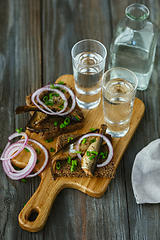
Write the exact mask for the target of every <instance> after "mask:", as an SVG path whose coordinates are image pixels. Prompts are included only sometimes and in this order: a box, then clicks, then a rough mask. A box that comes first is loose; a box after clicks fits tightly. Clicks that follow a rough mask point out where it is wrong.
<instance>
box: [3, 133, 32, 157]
mask: <svg viewBox="0 0 160 240" xmlns="http://www.w3.org/2000/svg"><path fill="white" fill-rule="evenodd" d="M19 136H23V137H24V138H25V140H24V143H23V144H22V145H21V146H20V148H19V149H18V150H17V152H16V153H15V154H13V155H10V156H9V157H6V154H5V152H6V150H7V149H8V147H9V146H10V144H11V140H12V139H13V138H15V137H19ZM8 140H9V142H8V143H7V145H6V147H5V149H4V151H3V152H2V155H1V158H0V160H10V159H12V158H14V157H16V156H17V155H18V154H19V153H20V152H21V151H22V150H23V149H24V148H25V146H26V144H27V142H28V136H27V134H26V133H25V132H21V133H16V132H15V133H13V134H12V135H10V136H9V137H8ZM4 156H5V157H4Z"/></svg>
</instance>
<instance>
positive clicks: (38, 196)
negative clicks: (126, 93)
mask: <svg viewBox="0 0 160 240" xmlns="http://www.w3.org/2000/svg"><path fill="white" fill-rule="evenodd" d="M58 81H64V82H66V83H67V84H69V85H70V86H72V87H73V86H74V78H73V75H63V76H61V77H60V78H58V79H57V82H58ZM82 111H83V113H84V117H85V125H84V128H83V129H80V130H78V131H75V133H80V134H82V133H86V132H88V131H89V129H90V128H91V127H93V128H99V127H100V125H101V124H102V123H104V119H103V107H102V101H101V103H100V105H99V106H98V107H97V108H95V109H93V110H82ZM144 111H145V106H144V104H143V102H142V101H141V100H140V99H138V98H136V99H135V103H134V108H133V114H132V119H131V124H130V129H129V132H128V133H127V134H126V136H124V137H123V138H114V139H113V148H114V162H115V168H117V167H118V164H119V162H120V160H121V158H122V156H123V154H124V152H125V150H126V148H127V146H128V144H129V142H130V140H131V138H132V136H133V134H134V132H135V130H136V128H137V126H138V125H139V123H140V121H141V119H142V117H143V114H144ZM26 133H27V134H28V136H29V138H32V139H35V140H38V141H39V142H41V143H42V144H43V145H44V146H45V147H46V148H47V149H48V151H49V149H50V147H53V148H55V143H56V139H54V141H53V142H51V143H46V142H45V141H43V140H42V139H40V138H39V135H37V134H35V133H29V132H28V131H26ZM33 145H34V144H33ZM27 154H28V153H27V152H25V150H23V152H22V153H21V154H20V155H19V157H17V158H16V159H14V164H15V165H16V166H18V167H25V166H26V164H27V161H28V155H27ZM52 155H53V153H50V157H52ZM38 159H39V163H38V164H36V169H35V170H38V169H39V168H40V166H41V165H42V163H43V153H41V154H39V155H38ZM40 177H41V182H40V185H39V187H38V189H37V190H36V192H35V193H34V194H33V196H32V197H31V199H30V200H29V201H28V202H27V204H26V205H25V206H24V208H23V209H22V211H21V212H20V214H19V217H18V220H19V224H20V226H21V227H22V228H23V229H25V230H27V231H30V232H37V231H39V230H41V229H42V228H43V226H44V225H45V223H46V220H47V218H48V215H49V213H50V210H51V208H52V205H53V202H54V200H55V198H56V196H57V194H58V193H59V192H60V191H61V190H62V189H63V188H75V189H78V190H80V191H82V192H84V193H86V194H88V195H90V196H92V197H101V196H102V195H103V194H104V192H105V191H106V189H107V187H108V185H109V183H110V181H111V179H100V178H76V177H59V178H57V179H56V180H52V175H51V172H50V162H49V164H48V165H47V167H46V168H45V170H44V171H43V172H42V173H41V174H40ZM35 214H36V219H34V220H33V219H32V220H30V219H31V216H32V215H35Z"/></svg>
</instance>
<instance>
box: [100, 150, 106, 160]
mask: <svg viewBox="0 0 160 240" xmlns="http://www.w3.org/2000/svg"><path fill="white" fill-rule="evenodd" d="M107 155H108V152H101V153H100V156H102V158H103V159H105V158H106V157H107Z"/></svg>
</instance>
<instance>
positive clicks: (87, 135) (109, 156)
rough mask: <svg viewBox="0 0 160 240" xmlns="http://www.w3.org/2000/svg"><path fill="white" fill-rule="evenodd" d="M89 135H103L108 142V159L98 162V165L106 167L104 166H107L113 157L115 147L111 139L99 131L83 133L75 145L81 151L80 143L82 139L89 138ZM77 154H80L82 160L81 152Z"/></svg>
mask: <svg viewBox="0 0 160 240" xmlns="http://www.w3.org/2000/svg"><path fill="white" fill-rule="evenodd" d="M87 137H101V138H103V140H104V141H105V142H106V143H107V146H108V148H109V154H108V156H107V159H106V160H105V161H104V162H103V163H101V164H97V167H104V166H106V165H107V164H108V163H109V162H110V161H111V159H112V157H113V147H112V144H111V142H110V141H109V139H108V138H107V137H106V136H104V135H102V134H99V133H88V134H85V135H83V136H82V137H81V138H79V140H78V141H77V144H76V147H75V149H76V151H79V145H80V143H81V141H82V140H83V139H84V138H87ZM77 156H78V158H79V159H80V160H82V156H81V155H80V153H77Z"/></svg>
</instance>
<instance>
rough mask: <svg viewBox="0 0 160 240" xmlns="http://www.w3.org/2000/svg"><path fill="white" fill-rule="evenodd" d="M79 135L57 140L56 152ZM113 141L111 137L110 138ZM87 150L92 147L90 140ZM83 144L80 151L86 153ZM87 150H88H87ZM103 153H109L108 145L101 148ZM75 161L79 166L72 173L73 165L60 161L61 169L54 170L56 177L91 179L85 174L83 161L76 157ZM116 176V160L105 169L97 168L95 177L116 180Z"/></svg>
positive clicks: (69, 135)
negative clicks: (70, 139) (82, 166)
mask: <svg viewBox="0 0 160 240" xmlns="http://www.w3.org/2000/svg"><path fill="white" fill-rule="evenodd" d="M77 136H78V135H74V134H63V135H61V136H59V137H58V138H57V143H56V151H58V150H59V149H61V148H62V147H63V146H64V145H65V144H66V143H67V142H68V139H69V138H70V137H72V138H73V139H74V138H76V137H77ZM108 137H109V138H110V140H111V137H110V136H108ZM86 144H87V146H86V147H87V148H88V146H89V145H90V139H88V142H86ZM82 145H83V144H81V146H80V151H81V152H82V153H84V149H83V146H82ZM85 150H86V149H85ZM101 151H102V152H105V151H108V146H107V145H106V144H103V145H102V147H101ZM74 160H77V166H76V169H75V171H73V172H71V164H70V163H68V160H67V159H66V160H59V161H58V162H59V163H60V166H61V167H60V169H57V168H55V169H54V175H55V177H89V176H88V175H86V174H85V172H84V171H83V170H82V168H81V161H80V160H79V158H78V157H74ZM101 162H103V159H102V158H100V163H101ZM114 175H115V167H114V160H113V159H112V160H111V161H110V163H109V164H108V165H106V166H104V167H101V168H96V169H95V172H94V176H95V177H99V178H114Z"/></svg>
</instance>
